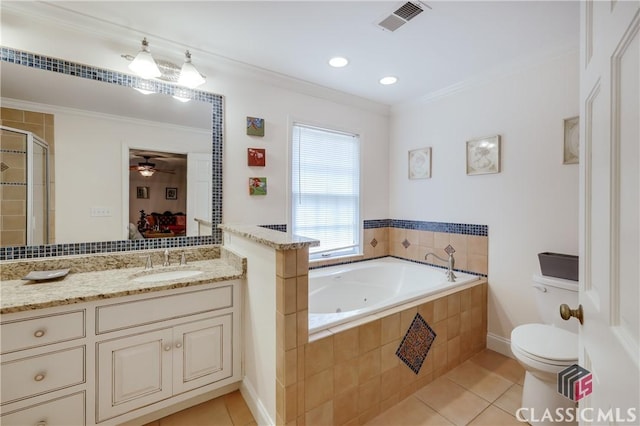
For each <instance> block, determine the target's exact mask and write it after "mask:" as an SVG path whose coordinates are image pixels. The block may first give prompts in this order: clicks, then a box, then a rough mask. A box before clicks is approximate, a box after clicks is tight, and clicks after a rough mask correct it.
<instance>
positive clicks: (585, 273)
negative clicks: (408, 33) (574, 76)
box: [579, 0, 640, 424]
mask: <svg viewBox="0 0 640 426" xmlns="http://www.w3.org/2000/svg"><path fill="white" fill-rule="evenodd" d="M580 19H581V34H580V38H581V40H580V43H581V50H580V51H581V54H580V69H581V72H580V104H581V105H580V120H581V129H580V133H581V136H580V137H581V154H580V186H581V188H580V194H581V200H580V240H581V241H580V259H581V267H580V268H581V269H580V304H581V305H582V306H583V309H584V325H583V326H582V327H581V330H580V365H581V366H582V367H584V368H586V369H587V370H589V371H590V372H591V373H592V392H591V394H589V395H588V396H586V397H585V398H584V399H581V400H580V403H579V405H580V410H581V411H582V412H583V413H584V416H583V417H582V418H581V423H583V424H585V423H590V420H593V424H619V423H620V424H623V423H626V424H638V422H640V408H639V405H640V390H639V388H640V367H639V363H640V349H639V347H640V316H639V314H638V313H639V305H640V291H639V277H640V267H639V264H640V261H639V260H640V249H639V246H640V231H639V224H640V216H639V211H638V210H639V206H640V197H639V192H640V190H639V188H640V173H639V168H640V164H639V163H640V162H639V157H640V152H639V147H638V145H639V138H640V130H639V128H640V124H639V122H640V120H639V118H638V117H640V105H639V104H640V101H639V98H640V84H639V83H640V78H639V76H640V39H639V35H638V32H639V28H640V2H638V1H623V0H617V1H615V0H614V1H587V2H581V12H580ZM591 409H592V410H591ZM628 410H631V411H628Z"/></svg>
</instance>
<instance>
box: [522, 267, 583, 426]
mask: <svg viewBox="0 0 640 426" xmlns="http://www.w3.org/2000/svg"><path fill="white" fill-rule="evenodd" d="M532 285H533V287H534V291H535V295H536V300H535V301H536V305H537V308H538V312H539V313H540V317H541V319H542V321H544V324H524V325H520V326H518V327H516V328H514V329H513V331H512V332H511V352H513V355H514V356H515V358H516V359H517V360H518V362H520V364H522V366H523V367H524V368H525V370H526V375H525V380H524V388H523V391H522V407H523V408H525V409H524V410H522V412H521V413H522V417H525V418H527V420H528V421H529V423H530V424H532V425H533V424H535V425H547V424H549V425H558V424H559V423H558V422H553V423H552V422H547V421H544V420H540V419H541V418H542V417H543V414H544V412H545V410H548V411H550V412H551V413H554V412H555V410H556V409H557V408H560V407H562V408H573V407H575V406H576V403H575V402H573V401H572V400H570V399H569V398H566V397H565V396H563V395H562V394H560V393H558V390H557V389H558V384H557V375H558V373H559V372H560V371H562V370H564V369H565V368H567V367H569V366H571V365H573V364H577V363H578V325H579V323H578V320H576V319H575V318H571V319H570V321H564V320H563V319H562V318H561V317H560V305H561V304H563V303H565V304H567V305H569V306H570V307H572V308H573V307H576V306H578V282H577V281H570V280H564V279H561V278H552V277H546V276H542V275H534V276H533V283H532ZM564 424H569V425H570V424H577V423H576V422H569V423H564Z"/></svg>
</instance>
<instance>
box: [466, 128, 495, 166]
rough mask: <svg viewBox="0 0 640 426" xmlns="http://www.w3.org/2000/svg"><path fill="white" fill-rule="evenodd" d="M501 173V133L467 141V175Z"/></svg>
mask: <svg viewBox="0 0 640 426" xmlns="http://www.w3.org/2000/svg"><path fill="white" fill-rule="evenodd" d="M487 173H500V135H495V136H489V137H486V138H480V139H473V140H470V141H467V175H484V174H487Z"/></svg>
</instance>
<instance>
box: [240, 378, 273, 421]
mask: <svg viewBox="0 0 640 426" xmlns="http://www.w3.org/2000/svg"><path fill="white" fill-rule="evenodd" d="M240 393H241V394H242V397H243V398H244V400H245V402H246V403H247V405H248V406H249V410H251V414H253V418H254V419H255V420H256V423H258V425H260V426H272V425H275V424H276V422H275V420H274V419H272V418H271V416H269V412H268V411H267V409H266V408H265V406H264V404H262V401H261V400H260V398H259V397H258V394H257V393H256V390H255V389H254V388H253V385H251V383H250V382H249V381H248V380H247V378H246V377H245V378H244V380H243V381H242V383H241V384H240Z"/></svg>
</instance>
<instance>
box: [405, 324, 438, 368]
mask: <svg viewBox="0 0 640 426" xmlns="http://www.w3.org/2000/svg"><path fill="white" fill-rule="evenodd" d="M435 338H436V332H435V331H433V329H431V327H429V324H427V322H426V321H425V320H424V318H422V316H421V315H420V314H416V316H415V317H414V318H413V321H412V322H411V325H410V326H409V330H407V334H405V335H404V337H403V339H402V342H401V343H400V346H399V347H398V350H397V351H396V355H397V356H398V358H400V359H401V360H402V362H404V363H405V364H406V365H407V367H409V368H410V369H411V371H413V372H414V373H416V374H418V373H419V372H420V368H421V367H422V363H423V362H424V360H425V359H426V358H427V354H428V353H429V349H431V344H432V343H433V341H434V340H435Z"/></svg>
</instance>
